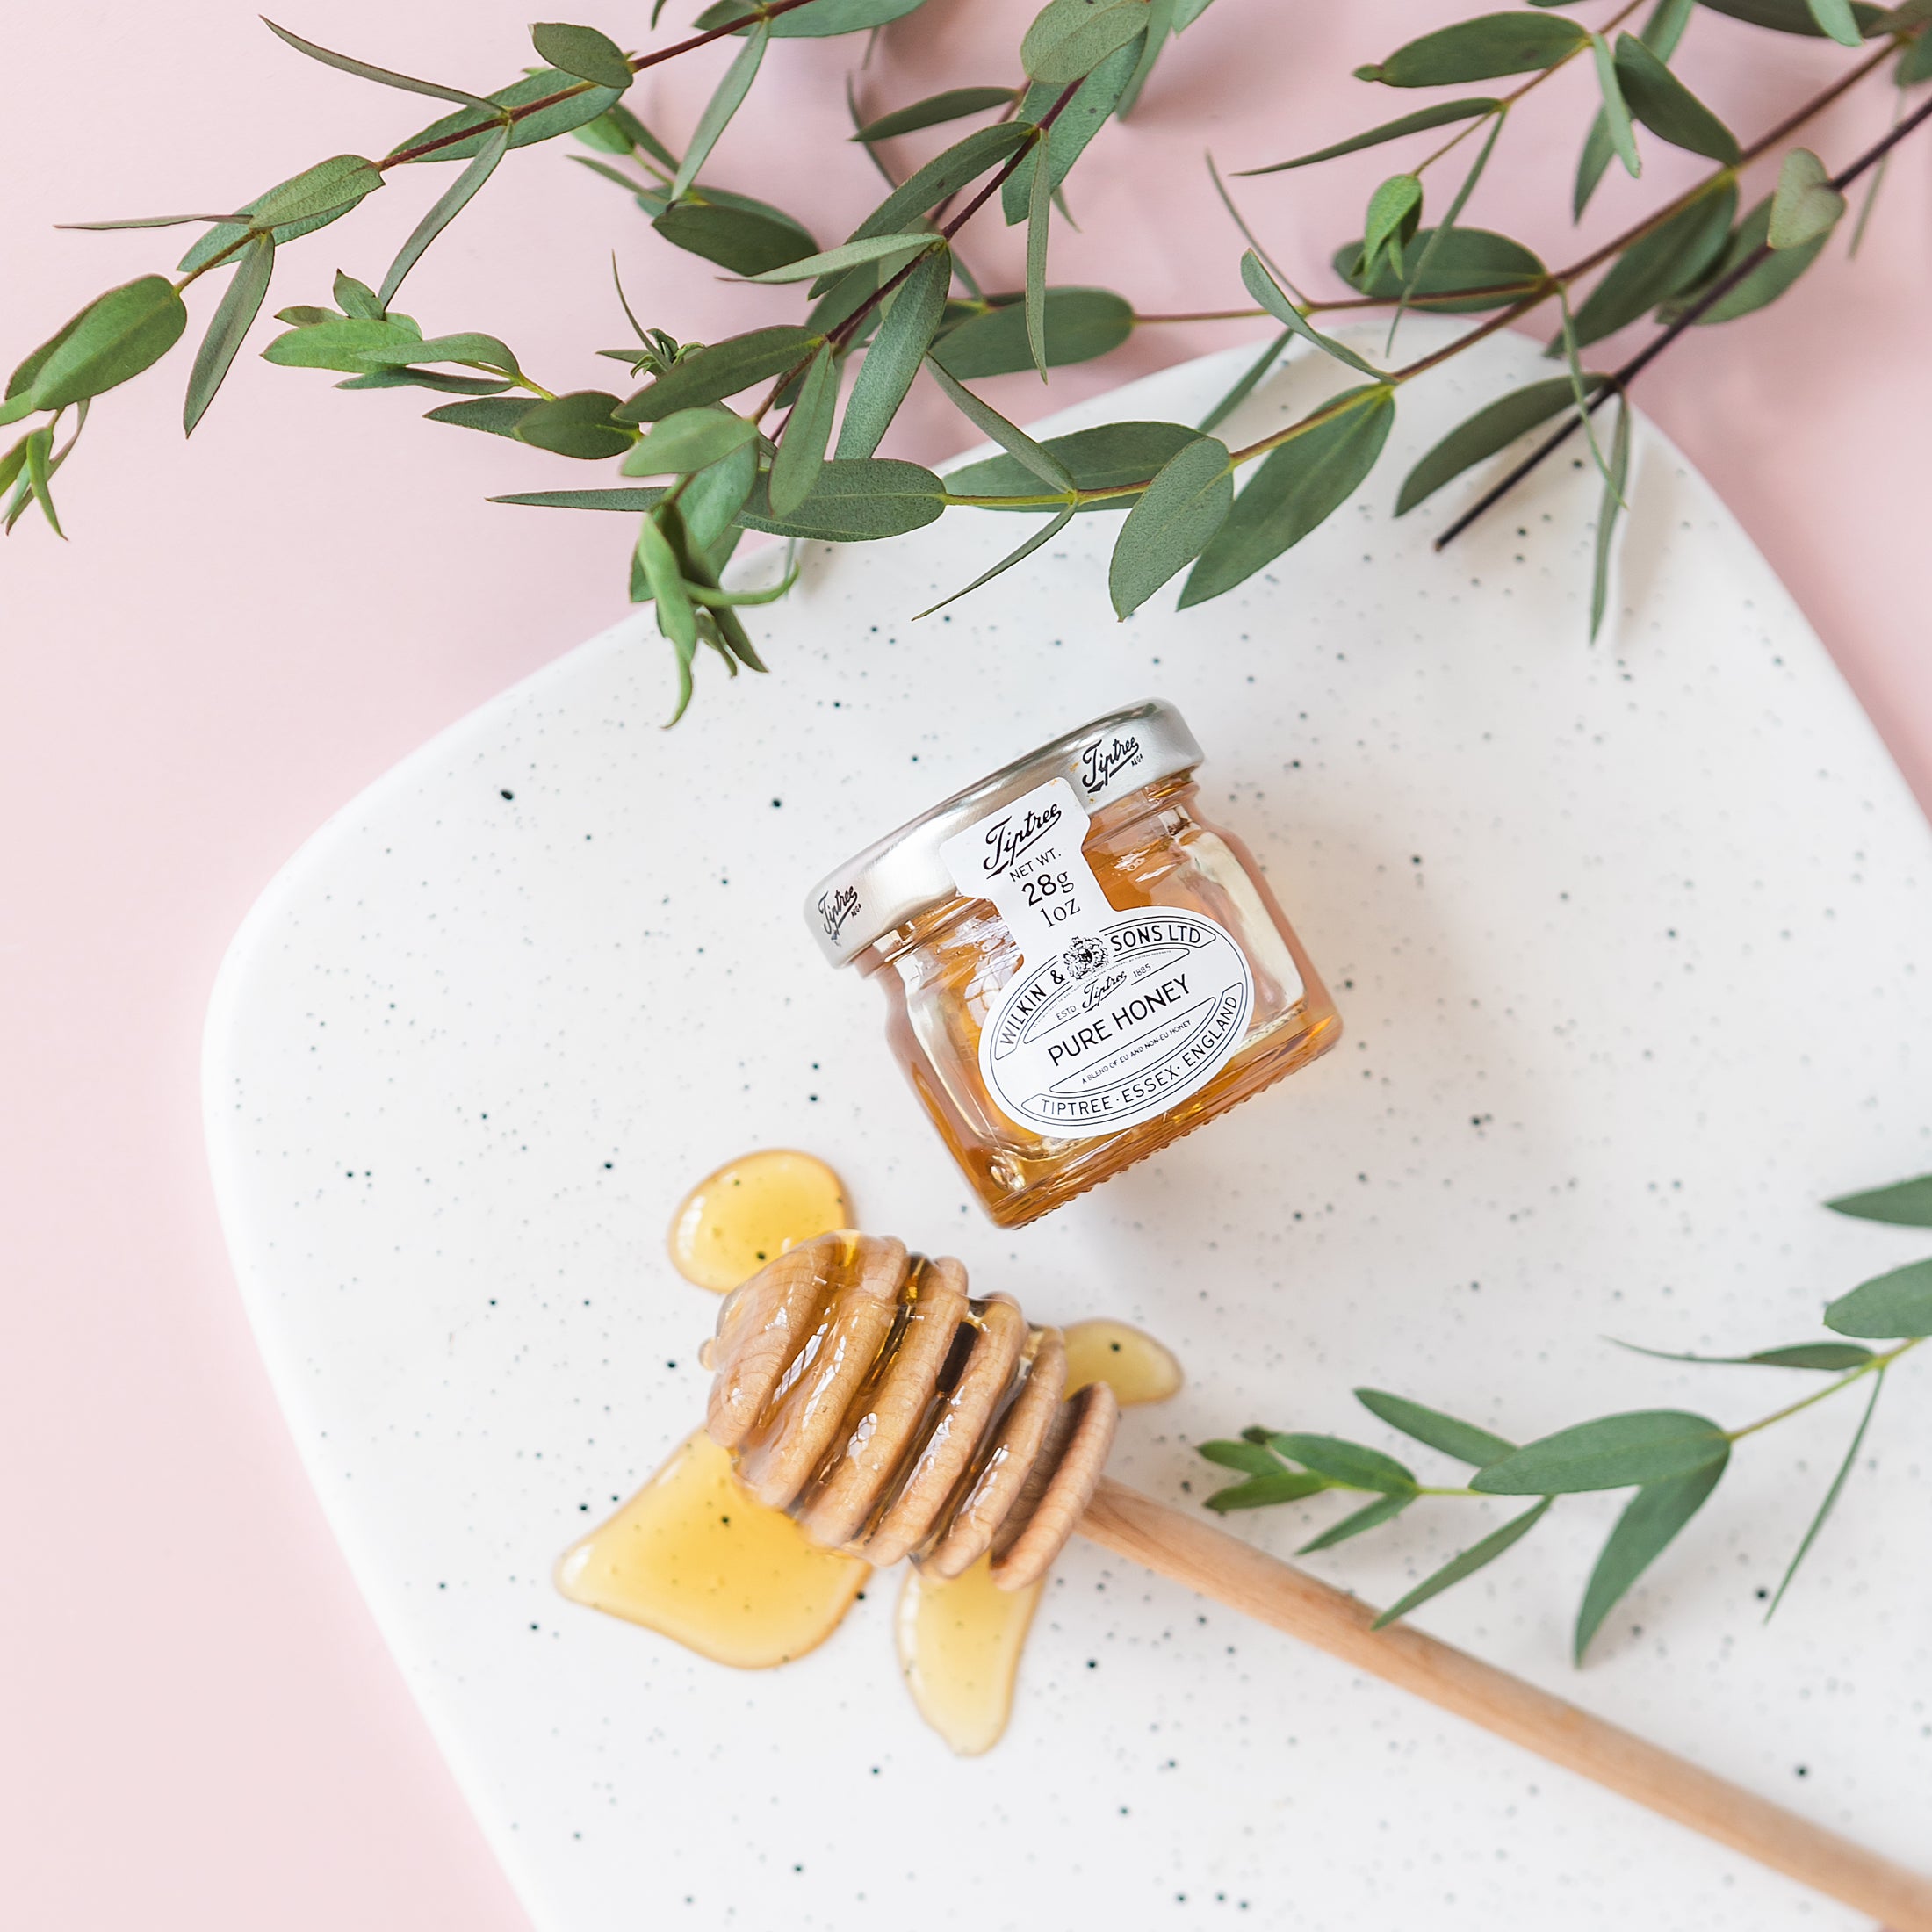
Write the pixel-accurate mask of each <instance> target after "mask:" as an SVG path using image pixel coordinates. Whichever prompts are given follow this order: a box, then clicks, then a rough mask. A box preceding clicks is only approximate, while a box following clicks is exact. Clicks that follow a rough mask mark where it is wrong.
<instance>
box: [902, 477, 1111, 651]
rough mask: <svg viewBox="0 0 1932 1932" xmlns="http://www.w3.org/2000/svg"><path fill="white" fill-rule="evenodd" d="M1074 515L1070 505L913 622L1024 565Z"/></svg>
mask: <svg viewBox="0 0 1932 1932" xmlns="http://www.w3.org/2000/svg"><path fill="white" fill-rule="evenodd" d="M1073 513H1074V507H1073V505H1072V504H1071V503H1070V504H1068V506H1067V507H1066V508H1064V509H1063V510H1062V511H1061V512H1060V514H1059V515H1057V516H1056V517H1055V518H1053V519H1052V521H1051V522H1050V523H1046V524H1045V525H1043V526H1042V528H1041V529H1039V530H1035V531H1034V533H1033V535H1032V536H1030V537H1027V539H1026V540H1025V541H1024V542H1023V543H1020V544H1016V545H1015V546H1014V547H1013V549H1012V550H1010V551H1007V552H1006V555H1005V556H1004V557H1002V558H1001V559H999V561H998V563H997V564H994V565H993V566H991V568H990V569H987V570H983V571H981V572H980V573H979V574H978V576H977V577H975V578H974V579H973V580H972V582H971V583H970V584H968V585H966V586H965V588H963V589H960V590H955V592H954V593H953V594H952V595H951V596H949V597H941V599H940V601H939V602H937V603H936V604H928V605H927V606H926V609H923V610H919V611H915V612H914V613H913V621H914V622H915V623H917V622H918V620H919V618H920V617H930V616H932V615H933V613H934V611H935V610H943V609H945V608H946V606H947V605H948V604H949V603H957V602H959V600H960V599H961V598H962V597H967V596H970V595H972V593H973V592H974V591H976V590H977V589H978V588H979V587H980V586H981V585H982V584H990V583H991V581H992V580H993V579H994V578H995V577H998V576H1001V575H1003V574H1004V573H1006V572H1007V571H1009V570H1011V569H1012V568H1013V566H1014V565H1015V564H1021V563H1024V562H1025V561H1026V560H1027V558H1029V557H1030V556H1032V555H1033V553H1034V551H1036V550H1038V549H1039V548H1040V547H1041V546H1042V544H1050V543H1051V542H1052V541H1053V540H1054V538H1055V537H1057V536H1058V535H1059V534H1060V532H1061V531H1062V530H1064V529H1065V528H1066V527H1067V525H1068V524H1069V523H1071V522H1072V521H1073Z"/></svg>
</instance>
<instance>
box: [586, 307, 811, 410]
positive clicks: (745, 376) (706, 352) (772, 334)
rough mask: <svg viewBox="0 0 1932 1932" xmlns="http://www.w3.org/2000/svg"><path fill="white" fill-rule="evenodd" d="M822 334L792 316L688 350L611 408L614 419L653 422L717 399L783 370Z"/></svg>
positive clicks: (800, 358) (798, 360)
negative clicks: (787, 320) (816, 333)
mask: <svg viewBox="0 0 1932 1932" xmlns="http://www.w3.org/2000/svg"><path fill="white" fill-rule="evenodd" d="M823 342H824V337H823V336H820V335H814V334H813V333H812V331H811V329H809V328H799V327H798V325H797V323H795V322H782V323H779V324H778V325H777V326H775V328H754V329H752V330H750V331H749V332H748V333H746V335H731V336H727V337H726V338H725V340H724V341H723V342H713V343H711V344H710V347H709V348H704V349H697V350H692V351H691V352H690V353H689V354H688V355H686V356H684V357H681V359H680V360H679V361H678V362H677V363H676V364H674V366H673V367H671V368H670V369H667V371H665V372H664V374H663V375H661V376H660V377H659V378H657V380H656V381H655V382H653V383H652V384H651V385H650V386H649V387H648V388H645V389H641V390H639V391H638V393H637V394H636V395H634V396H632V397H631V399H630V400H629V401H627V402H625V403H624V404H622V405H620V407H618V409H617V411H616V418H617V421H618V422H658V421H659V420H660V419H661V418H662V417H665V416H667V415H670V414H671V412H672V411H673V410H674V409H691V408H696V407H698V406H699V405H700V404H702V403H707V402H721V401H723V400H724V398H725V397H726V396H735V395H736V394H737V393H739V390H741V389H748V388H750V387H751V386H752V385H753V383H754V382H766V381H768V380H770V378H773V377H774V376H782V375H783V374H784V373H785V371H787V370H789V369H790V368H792V367H793V366H794V365H795V364H799V363H803V362H804V361H806V360H808V359H809V358H810V357H811V356H813V355H815V354H816V353H817V352H818V349H819V348H820V346H821V345H822V343H823Z"/></svg>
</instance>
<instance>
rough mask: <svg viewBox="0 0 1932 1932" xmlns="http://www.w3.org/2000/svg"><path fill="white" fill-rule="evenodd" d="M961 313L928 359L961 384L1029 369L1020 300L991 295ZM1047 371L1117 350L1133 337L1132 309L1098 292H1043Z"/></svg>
mask: <svg viewBox="0 0 1932 1932" xmlns="http://www.w3.org/2000/svg"><path fill="white" fill-rule="evenodd" d="M982 300H983V301H984V302H985V303H988V304H990V305H991V306H984V307H979V308H977V310H976V309H969V310H967V311H965V312H964V320H962V321H958V322H955V323H954V324H953V326H952V327H950V328H948V329H947V330H946V331H945V333H944V334H943V335H941V336H940V338H939V340H938V341H937V342H934V345H933V351H932V353H933V360H934V362H936V363H938V364H941V366H942V367H943V368H945V369H946V370H947V371H948V373H950V374H951V375H954V376H955V377H957V378H959V379H960V380H961V381H962V382H963V381H977V379H979V378H982V377H984V376H1008V375H1015V374H1017V373H1018V372H1019V371H1021V370H1023V369H1031V368H1032V367H1033V365H1034V364H1033V357H1032V354H1031V352H1030V350H1029V349H1028V347H1027V317H1026V298H1025V296H1024V294H1023V293H1022V294H1020V295H995V296H989V297H984V298H982ZM1133 333H1134V310H1133V306H1132V305H1131V304H1130V303H1129V302H1128V301H1127V300H1126V299H1125V298H1124V297H1121V296H1119V295H1116V294H1115V293H1114V292H1113V290H1111V289H1104V288H1049V289H1048V290H1047V291H1046V292H1045V296H1044V299H1043V301H1042V334H1043V335H1044V336H1045V346H1046V357H1047V364H1048V366H1049V368H1059V367H1062V366H1063V365H1064V364H1068V363H1080V362H1090V361H1092V359H1093V357H1096V356H1104V355H1107V353H1108V352H1109V351H1110V350H1115V349H1118V348H1119V347H1120V346H1121V343H1122V342H1125V341H1126V340H1127V339H1128V336H1129V335H1132V334H1133Z"/></svg>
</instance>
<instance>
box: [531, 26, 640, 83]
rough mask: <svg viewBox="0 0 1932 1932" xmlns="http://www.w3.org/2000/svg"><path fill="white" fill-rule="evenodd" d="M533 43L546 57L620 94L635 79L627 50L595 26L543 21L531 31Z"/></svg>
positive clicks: (562, 68) (563, 70)
mask: <svg viewBox="0 0 1932 1932" xmlns="http://www.w3.org/2000/svg"><path fill="white" fill-rule="evenodd" d="M530 41H531V44H532V45H533V46H534V47H536V49H537V53H538V54H541V55H542V56H543V57H544V60H546V61H549V62H550V64H551V66H552V67H553V68H557V69H559V72H561V73H565V74H574V75H575V76H577V78H578V79H579V80H580V81H595V82H596V83H597V84H598V85H599V86H600V87H613V88H616V90H618V91H619V92H620V93H621V92H623V90H624V89H625V88H627V87H629V86H630V84H631V78H632V76H631V63H630V61H627V60H626V59H625V58H624V49H623V48H622V47H619V46H618V45H617V43H616V41H615V40H612V39H611V38H610V36H609V34H608V33H600V32H598V31H597V29H596V28H595V27H573V26H566V25H564V24H563V23H562V22H561V21H557V20H543V21H539V22H538V23H537V25H535V26H533V27H532V28H531V29H530Z"/></svg>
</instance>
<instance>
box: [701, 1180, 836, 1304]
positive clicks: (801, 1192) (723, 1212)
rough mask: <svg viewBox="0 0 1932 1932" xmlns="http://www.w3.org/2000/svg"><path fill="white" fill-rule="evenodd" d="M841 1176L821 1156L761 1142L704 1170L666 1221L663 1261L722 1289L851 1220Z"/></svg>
mask: <svg viewBox="0 0 1932 1932" xmlns="http://www.w3.org/2000/svg"><path fill="white" fill-rule="evenodd" d="M851 1222H852V1211H851V1209H850V1208H847V1206H846V1194H845V1183H844V1182H843V1181H841V1180H840V1179H839V1177H838V1176H837V1175H836V1174H835V1173H833V1171H832V1170H831V1169H830V1168H829V1167H827V1166H826V1165H825V1163H824V1162H823V1161H822V1160H818V1159H816V1158H815V1157H813V1156H811V1155H810V1154H801V1153H799V1152H797V1150H795V1149H792V1148H789V1147H768V1148H765V1149H762V1150H761V1151H760V1152H758V1153H755V1154H746V1155H745V1156H743V1157H741V1158H740V1159H738V1160H735V1161H730V1162H727V1163H726V1164H724V1166H723V1167H721V1168H719V1169H718V1171H717V1172H716V1173H715V1174H707V1175H706V1176H705V1177H704V1179H703V1180H701V1181H700V1182H699V1183H698V1184H697V1186H696V1187H694V1188H693V1189H692V1190H691V1191H690V1193H688V1194H687V1195H686V1196H685V1197H684V1200H683V1201H682V1203H681V1205H680V1207H679V1208H678V1211H677V1213H676V1214H675V1215H674V1216H673V1217H672V1221H671V1236H670V1244H669V1245H670V1250H671V1265H672V1266H673V1267H674V1268H675V1269H676V1270H677V1272H679V1273H680V1274H681V1275H682V1276H683V1277H684V1279H685V1280H687V1281H691V1282H695V1283H696V1285H697V1286H698V1287H701V1288H711V1289H714V1290H715V1291H716V1292H717V1294H725V1293H727V1292H728V1291H729V1290H731V1289H732V1288H735V1287H737V1286H738V1285H739V1282H740V1281H748V1280H751V1278H752V1277H753V1275H754V1274H756V1273H757V1272H758V1271H759V1270H760V1269H761V1267H763V1266H764V1265H765V1264H766V1263H767V1262H768V1261H770V1260H772V1259H774V1258H775V1257H777V1256H779V1255H782V1254H783V1253H784V1251H786V1250H787V1249H788V1248H796V1247H797V1245H798V1244H799V1243H800V1242H801V1241H810V1240H811V1238H812V1236H814V1235H825V1234H830V1233H831V1232H832V1230H833V1229H834V1228H846V1227H849V1226H850V1225H851Z"/></svg>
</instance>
